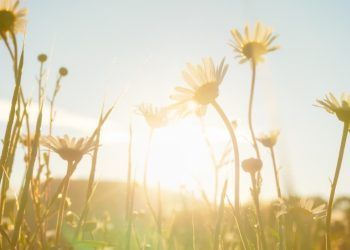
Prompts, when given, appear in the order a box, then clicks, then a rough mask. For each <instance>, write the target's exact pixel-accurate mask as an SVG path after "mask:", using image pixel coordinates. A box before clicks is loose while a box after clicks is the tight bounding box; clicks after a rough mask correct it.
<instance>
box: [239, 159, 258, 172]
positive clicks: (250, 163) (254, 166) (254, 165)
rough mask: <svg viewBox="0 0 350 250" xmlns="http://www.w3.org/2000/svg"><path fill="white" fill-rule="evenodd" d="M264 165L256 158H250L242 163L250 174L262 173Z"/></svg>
mask: <svg viewBox="0 0 350 250" xmlns="http://www.w3.org/2000/svg"><path fill="white" fill-rule="evenodd" d="M262 165H263V163H262V161H261V160H259V159H256V158H249V159H246V160H244V161H243V162H242V168H243V170H244V171H246V172H248V173H250V174H255V173H256V172H258V171H260V170H261V168H262Z"/></svg>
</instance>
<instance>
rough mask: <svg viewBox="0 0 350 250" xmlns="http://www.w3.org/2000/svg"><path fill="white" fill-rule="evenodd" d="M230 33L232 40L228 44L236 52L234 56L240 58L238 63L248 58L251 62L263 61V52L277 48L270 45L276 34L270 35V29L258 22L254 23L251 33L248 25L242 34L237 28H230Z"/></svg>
mask: <svg viewBox="0 0 350 250" xmlns="http://www.w3.org/2000/svg"><path fill="white" fill-rule="evenodd" d="M231 34H232V37H233V39H234V41H232V42H231V43H230V46H232V47H233V49H234V51H235V52H237V53H238V55H237V56H236V57H237V58H239V59H240V61H239V63H245V62H247V61H249V60H251V61H252V62H253V63H258V62H263V61H264V58H263V56H264V55H265V54H267V53H269V52H271V51H274V50H277V49H278V48H279V46H271V44H272V42H273V41H274V40H275V39H276V38H277V36H276V35H272V31H271V29H269V28H266V27H264V26H263V25H262V24H261V23H260V22H257V23H256V25H255V29H254V31H253V34H251V32H250V31H249V27H248V25H246V26H245V29H244V36H242V35H241V33H240V32H239V31H238V30H237V29H232V30H231Z"/></svg>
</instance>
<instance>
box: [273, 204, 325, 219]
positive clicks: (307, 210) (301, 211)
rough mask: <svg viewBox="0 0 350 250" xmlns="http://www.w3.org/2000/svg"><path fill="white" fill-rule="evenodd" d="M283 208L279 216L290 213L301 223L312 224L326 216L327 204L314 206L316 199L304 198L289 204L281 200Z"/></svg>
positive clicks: (289, 214) (292, 217)
mask: <svg viewBox="0 0 350 250" xmlns="http://www.w3.org/2000/svg"><path fill="white" fill-rule="evenodd" d="M280 202H281V210H280V212H279V213H278V215H277V216H281V215H288V216H290V217H291V219H292V220H293V221H295V222H296V223H298V224H299V225H305V224H310V223H311V222H312V221H313V220H318V219H322V218H324V217H325V216H326V204H321V205H319V206H317V207H314V204H315V202H314V200H312V199H306V198H302V199H300V200H299V202H297V203H295V202H292V203H291V204H288V203H287V202H286V201H283V200H280Z"/></svg>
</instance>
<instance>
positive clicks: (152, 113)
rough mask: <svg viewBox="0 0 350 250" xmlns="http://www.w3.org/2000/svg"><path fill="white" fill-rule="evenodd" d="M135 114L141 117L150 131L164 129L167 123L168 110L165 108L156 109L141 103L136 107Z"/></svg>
mask: <svg viewBox="0 0 350 250" xmlns="http://www.w3.org/2000/svg"><path fill="white" fill-rule="evenodd" d="M136 113H137V114H139V115H142V116H143V117H144V118H145V120H146V122H147V124H148V125H149V126H150V127H151V128H152V129H156V128H161V127H164V126H166V125H167V124H168V122H169V117H168V109H167V108H165V107H162V108H157V107H154V106H152V105H151V104H145V103H143V104H141V105H139V106H138V107H137V110H136Z"/></svg>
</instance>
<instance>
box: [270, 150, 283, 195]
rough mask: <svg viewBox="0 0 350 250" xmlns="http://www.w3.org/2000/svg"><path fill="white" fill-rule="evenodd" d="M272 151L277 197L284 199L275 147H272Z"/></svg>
mask: <svg viewBox="0 0 350 250" xmlns="http://www.w3.org/2000/svg"><path fill="white" fill-rule="evenodd" d="M270 153H271V159H272V164H273V171H274V174H275V182H276V190H277V197H278V198H279V199H282V192H281V186H280V180H279V173H278V169H277V164H276V157H275V150H274V149H273V147H271V148H270Z"/></svg>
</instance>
